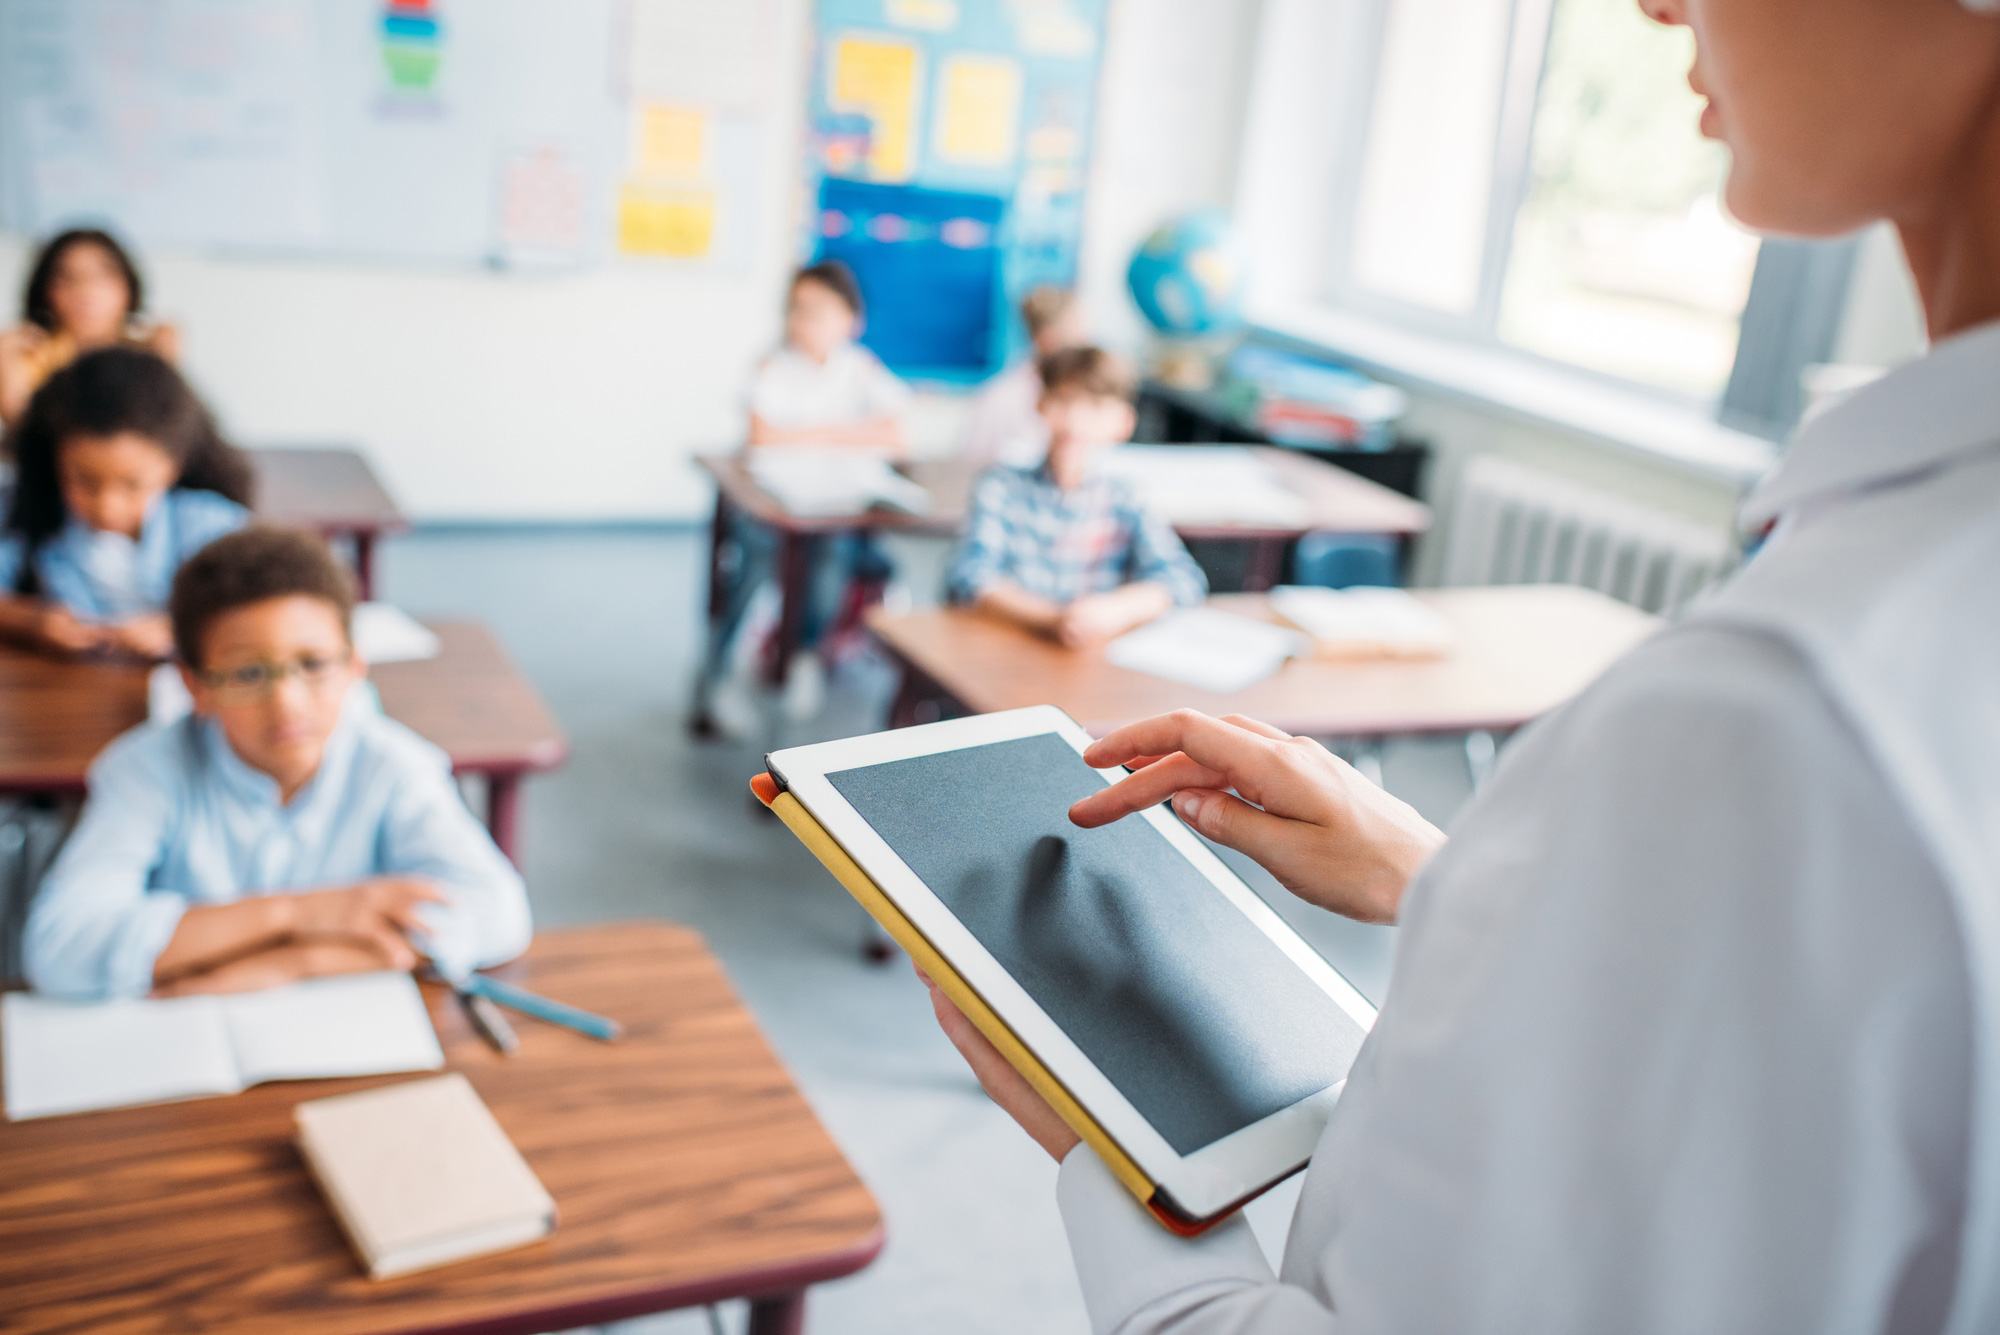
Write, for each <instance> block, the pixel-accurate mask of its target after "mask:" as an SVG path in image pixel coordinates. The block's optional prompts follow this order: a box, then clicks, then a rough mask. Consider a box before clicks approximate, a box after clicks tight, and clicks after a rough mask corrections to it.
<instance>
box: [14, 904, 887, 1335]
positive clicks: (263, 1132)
mask: <svg viewBox="0 0 2000 1335" xmlns="http://www.w3.org/2000/svg"><path fill="white" fill-rule="evenodd" d="M492 972H493V973H494V975H495V976H497V977H500V978H504V979H507V980H509V981H512V982H515V983H518V984H520V985H522V986H524V987H528V988H531V989H533V990H535V991H538V992H541V993H544V994H546V995H548V996H552V997H555V998H558V999H560V1000H563V1001H567V1002H571V1003H573V1004H575V1005H579V1006H583V1007H585V1008H587V1009H590V1010H593V1011H597V1012H599V1013H601V1014H605V1015H609V1016H612V1017H614V1018H616V1019H617V1020H619V1021H620V1022H622V1023H623V1024H624V1026H625V1036H624V1037H623V1038H622V1039H620V1040H619V1041H617V1042H615V1043H600V1042H598V1041H597V1040H595V1039H590V1038H586V1037H584V1036H583V1035H581V1034H577V1033H574V1032H572V1031H570V1030H567V1029H559V1028H556V1027H554V1026H552V1025H547V1024H543V1023H540V1022H537V1021H534V1020H530V1019H527V1018H525V1017H523V1018H520V1019H518V1020H517V1021H516V1024H515V1027H516V1029H517V1031H518V1032H519V1035H520V1040H521V1051H520V1054H519V1055H518V1056H516V1057H513V1058H506V1057H502V1056H500V1055H499V1054H498V1053H496V1052H494V1051H492V1050H491V1049H490V1048H488V1047H487V1046H486V1045H485V1044H484V1043H483V1042H482V1041H481V1040H480V1039H479V1038H478V1037H477V1036H476V1035H475V1034H474V1032H473V1030H472V1029H471V1027H470V1025H469V1024H468V1023H467V1021H466V1017H465V1015H464V1013H463V1011H462V1010H461V1009H460V1007H459V1005H458V1003H457V1002H456V1001H455V1000H454V999H453V998H452V996H451V995H450V993H449V992H448V991H447V990H446V989H444V988H443V987H441V986H438V985H436V984H426V985H425V987H424V992H425V998H426V1000H427V1002H428V1003H429V1006H430V1011H431V1018H432V1021H433V1022H434V1024H435V1025H436V1027H437V1031H438V1037H439V1039H440V1041H441V1042H442V1044H443V1046H444V1050H445V1058H446V1065H447V1067H448V1068H449V1069H451V1070H454V1071H458V1072H462V1073H463V1074H464V1075H465V1077H466V1078H467V1079H468V1080H470V1081H471V1082H472V1084H473V1086H474V1088H476V1089H477V1090H478V1091H479V1095H480V1097H481V1098H482V1099H484V1100H485V1101H486V1104H487V1106H488V1107H490V1108H491V1109H492V1110H493V1115H494V1116H495V1117H496V1118H497V1119H498V1120H499V1122H500V1125H501V1126H502V1128H504V1129H505V1131H506V1132H507V1135H508V1136H509V1137H510V1138H511V1139H512V1140H513V1142H514V1144H515V1145H516V1147H518V1148H519V1149H520V1151H521V1153H522V1155H523V1157H525V1158H526V1159H527V1161H528V1164H529V1166H530V1167H531V1168H533V1169H534V1171H535V1174H536V1175H537V1176H538V1177H539V1178H540V1179H541V1180H542V1183H543V1185H544V1186H546V1187H547V1188H548V1190H549V1192H550V1194H551V1195H553V1196H554V1197H555V1200H556V1207H557V1210H558V1211H559V1220H558V1223H557V1226H556V1230H555V1232H554V1234H553V1235H551V1236H550V1238H549V1239H547V1240H546V1241H544V1242H540V1243H536V1244H534V1245H532V1246H529V1247H526V1248H523V1249H520V1250H517V1251H510V1252H505V1253H501V1254H499V1255H495V1256H490V1257H484V1258H480V1259H476V1260H471V1261H464V1262H460V1263H457V1264H454V1265H450V1266H445V1267H441V1268H439V1269H436V1270H430V1271H425V1272H422V1273H418V1274H414V1275H408V1276H405V1277H402V1278H399V1279H392V1280H385V1281H372V1280H369V1279H368V1278H366V1276H365V1275H364V1274H363V1273H362V1271H361V1268H360V1266H359V1265H358V1263H357V1262H356V1261H355V1260H354V1257H353V1255H352V1253H351V1252H350V1251H349V1250H348V1247H347V1244H346V1242H345V1241H344V1240H343V1239H342V1237H341V1234H340V1230H339V1228H338V1227H337V1226H336V1224H335V1222H334V1218H333V1215H332V1214H331V1213H330V1211H329V1210H328V1208H327V1205H326V1203H325V1201H324V1200H323V1199H322V1198H321V1196H320V1194H319V1191H318V1190H317V1188H316V1187H315V1186H314V1184H313V1181H312V1179H311V1177H310V1176H309V1175H308V1174H307V1171H306V1168H305V1165H304V1164H303V1163H302V1162H301V1161H300V1159H299V1155H298V1151H297V1149H296V1148H295V1146H294V1143H293V1121H292V1108H293V1106H294V1105H296V1104H298V1103H300V1102H302V1101H304V1100H306V1099H314V1098H321V1097H324V1096H326V1095H330V1094H339V1093H344V1092H347V1091H349V1090H355V1089H364V1088H368V1087H370V1086H374V1085H381V1084H386V1083H390V1082H391V1081H395V1080H407V1079H412V1078H415V1077H412V1076H390V1077H375V1078H370V1079H362V1080H315V1081H287V1082H281V1083H274V1084H266V1085H259V1086H256V1087H255V1088H252V1089H250V1090H249V1091H247V1092H245V1093H243V1094H238V1095H235V1096H233V1097H229V1098H219V1099H201V1100H196V1101H192V1102H187V1103H170V1104H162V1105H158V1106H155V1107H149V1108H126V1109H118V1110H114V1111H109V1112H98V1113H85V1114H81V1115H77V1116H71V1117H54V1118H48V1119H45V1120H39V1121H30V1122H19V1123H0V1328H4V1329H6V1330H7V1331H10V1332H19V1335H56V1332H72V1331H90V1332H93V1335H175V1333H177V1332H183V1331H202V1332H206V1335H269V1332H274V1331H278V1332H283V1333H284V1335H417V1333H418V1332H424V1333H425V1335H445V1333H446V1332H450V1333H451V1335H535V1333H536V1332H544V1331H552V1330H563V1329H567V1328H569V1327H572V1326H587V1325H594V1324H596V1323H599V1322H606V1321H615V1320H620V1319H622V1318H626V1317H633V1316H640V1315H644V1314H647V1313H651V1312H659V1311H665V1310H668V1309H671V1308H678V1307H687V1306H691V1305H695V1304H700V1303H711V1302H718V1301H722V1300H725V1299H736V1298H747V1299H749V1300H750V1302H751V1318H750V1331H751V1332H752V1333H753V1335H797V1333H798V1332H799V1331H801V1330H802V1329H803V1328H804V1313H805V1290H806V1287H807V1286H808V1285H811V1284H815V1283H818V1282H820V1281H823V1280H828V1279H834V1278H837V1277H839V1276H841V1275H847V1274H852V1273H853V1272H854V1271H857V1270H859V1269H861V1268H862V1267H863V1266H866V1265H867V1264H868V1263H869V1262H870V1261H871V1260H873V1259H874V1257H875V1255H876V1253H877V1252H878V1251H880V1250H881V1247H882V1240H883V1229H882V1217H881V1213H880V1211H879V1210H878V1208H877V1207H876V1204H875V1201H874V1200H873V1198H871V1197H870V1195H869V1193H868V1190H867V1188H866V1187H864V1186H863V1185H862V1184H861V1182H860V1180H859V1179H858V1178H857V1177H856V1176H855V1174H854V1170H853V1169H852V1168H851V1167H850V1166H849V1165H848V1163H847V1161H846V1159H845V1158H843V1157H842V1155H841V1153H840V1150H839V1148H838V1147H837V1146H836V1145H835V1144H834V1143H833V1141H832V1139H831V1138H830V1137H829V1136H828V1135H827V1133H826V1130H825V1128H823V1127H822V1126H821V1125H820V1124H819V1121H818V1119H817V1118H816V1117H814V1116H813V1113H812V1110H811V1108H809V1107H808V1106H807V1104H806V1102H805V1100H804V1099H803V1098H802V1097H801V1096H800V1094H799V1092H798V1090H797V1088H796V1087H795V1086H794V1085H793V1084H792V1081H791V1078H790V1077H789V1076H788V1075H787V1074H786V1072H785V1068H784V1067H783V1065H781V1064H780V1062H779V1061H778V1059H777V1057H776V1056H775V1055H773V1053H772V1052H771V1050H770V1047H769V1046H768V1045H767V1044H766V1042H765V1041H764V1038H763V1036H762V1035H761V1034H760V1033H759V1031H758V1028H757V1022H756V1020H755V1019H754V1018H753V1017H752V1016H751V1015H750V1013H749V1012H748V1011H747V1010H745V1009H744V1007H743V1005H742V1003H741V1002H740V1001H739V1000H738V999H737V997H736V995H735V993H734V991H733V990H732V989H731V987H730V985H729V982H728V980H727V978H725V977H724V975H723V972H722V969H721V966H720V965H719V964H718V963H717V961H716V960H715V957H714V956H713V955H711V954H710V953H709V951H708V949H707V947H706V946H705V945H704V944H703V943H702V940H701V938H700V937H699V936H698V935H697V934H696V933H694V932H692V931H690V930H688V929H686V928H682V927H675V926H670V925H667V924H664V923H657V922H632V923H618V924H606V925H602V926H596V927H587V928H571V929H562V930H555V931H548V932H543V933H541V934H538V935H537V936H536V938H535V942H534V944H533V945H532V946H531V947H530V948H529V950H528V953H527V954H526V955H525V956H523V957H522V958H521V959H519V960H517V961H515V962H514V963H512V964H508V965H504V966H502V967H500V968H498V969H495V970H493V971H492ZM0 1057H4V1054H0Z"/></svg>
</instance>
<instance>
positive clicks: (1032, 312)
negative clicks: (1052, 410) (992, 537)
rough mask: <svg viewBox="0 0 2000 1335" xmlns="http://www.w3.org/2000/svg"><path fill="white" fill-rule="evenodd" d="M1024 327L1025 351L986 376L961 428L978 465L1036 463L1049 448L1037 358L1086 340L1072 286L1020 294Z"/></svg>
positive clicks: (1029, 465)
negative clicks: (963, 429) (987, 377)
mask: <svg viewBox="0 0 2000 1335" xmlns="http://www.w3.org/2000/svg"><path fill="white" fill-rule="evenodd" d="M1021 322H1022V323H1023V324H1025V325H1027V327H1028V338H1029V341H1030V346H1029V349H1028V354H1027V355H1026V356H1025V357H1023V358H1021V359H1020V360H1019V361H1018V362H1016V363H1014V365H1013V366H1011V367H1009V368H1008V369H1007V370H1005V371H1002V372H1001V373H1000V374H999V375H997V376H994V377H993V379H991V380H989V381H987V382H986V387H985V388H984V389H982V390H980V392H979V397H978V398H977V399H975V400H974V401H973V404H972V421H971V423H970V424H969V425H968V426H967V428H966V432H965V446H964V450H965V456H966V458H968V459H971V460H973V461H975V462H977V463H979V464H980V465H982V466H984V465H990V464H1004V465H1006V466H1007V467H1009V468H1036V467H1039V466H1040V465H1041V462H1042V458H1043V456H1045V455H1046V454H1047V453H1048V452H1049V427H1048V423H1047V422H1046V421H1044V420H1043V419H1042V413H1041V402H1042V378H1041V375H1040V373H1039V371H1038V369H1037V368H1039V367H1040V365H1041V362H1042V358H1044V357H1046V356H1048V355H1049V354H1050V353H1052V352H1061V351H1062V350H1063V349H1064V348H1080V347H1082V346H1084V345H1085V344H1086V343H1088V342H1090V331H1089V330H1088V329H1087V328H1085V327H1084V320H1083V307H1082V305H1081V304H1080V303H1079V302H1078V301H1077V299H1076V292H1075V290H1074V289H1071V288H1064V287H1050V286H1046V285H1044V286H1042V287H1038V288H1036V289H1035V290H1034V291H1032V292H1030V293H1028V295H1027V296H1026V297H1024V298H1022V300H1021Z"/></svg>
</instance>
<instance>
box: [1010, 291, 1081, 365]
mask: <svg viewBox="0 0 2000 1335" xmlns="http://www.w3.org/2000/svg"><path fill="white" fill-rule="evenodd" d="M1021 322H1022V323H1023V324H1025V325H1026V326H1027V327H1028V338H1029V339H1030V340H1031V341H1032V342H1033V343H1034V345H1035V355H1036V356H1037V357H1046V356H1048V355H1049V354H1050V353H1052V352H1061V351H1062V350H1063V349H1064V348H1077V347H1082V346H1083V345H1084V344H1085V343H1088V342H1089V341H1090V331H1089V330H1088V329H1086V328H1084V324H1083V306H1082V304H1081V303H1080V302H1078V301H1077V299H1076V292H1075V290H1074V289H1072V288H1067V287H1050V286H1047V285H1043V286H1041V287H1038V288H1036V289H1035V290H1034V291H1032V292H1030V293H1028V295H1027V296H1025V297H1023V298H1021Z"/></svg>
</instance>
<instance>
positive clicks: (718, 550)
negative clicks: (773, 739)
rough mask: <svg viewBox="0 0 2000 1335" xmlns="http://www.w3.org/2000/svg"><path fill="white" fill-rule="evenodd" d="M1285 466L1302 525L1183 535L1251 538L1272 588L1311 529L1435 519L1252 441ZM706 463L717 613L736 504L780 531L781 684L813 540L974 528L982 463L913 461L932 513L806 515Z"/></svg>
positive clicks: (1255, 566) (770, 660) (732, 465)
mask: <svg viewBox="0 0 2000 1335" xmlns="http://www.w3.org/2000/svg"><path fill="white" fill-rule="evenodd" d="M1246 453H1248V454H1250V455H1251V456H1252V457H1253V458H1255V459H1256V460H1257V461H1258V462H1260V463H1262V464H1263V465H1264V466H1265V467H1266V468H1268V469H1270V470H1271V471H1272V472H1273V473H1274V474H1276V476H1277V478H1278V480H1279V482H1280V484H1281V485H1282V486H1283V487H1284V489H1285V490H1286V491H1288V492H1290V493H1292V494H1293V495H1295V496H1298V497H1300V498H1301V499H1302V500H1304V501H1305V502H1306V514H1305V518H1304V519H1303V520H1302V521H1301V522H1300V523H1298V524H1289V525H1270V524H1215V523H1200V524H1177V525H1175V531H1176V532H1178V533H1179V534H1180V535H1181V537H1182V538H1184V539H1222V540H1229V541H1240V542H1243V543H1246V544H1248V545H1249V546H1250V549H1251V556H1250V564H1249V573H1248V575H1247V576H1246V583H1247V584H1248V585H1249V586H1250V587H1253V588H1258V589H1268V588H1270V587H1272V586H1273V585H1275V584H1277V583H1278V582H1279V581H1280V580H1281V579H1282V578H1283V575H1284V569H1283V567H1284V555H1285V548H1286V545H1287V544H1288V543H1290V542H1292V541H1293V540H1294V539H1296V538H1298V537H1300V536H1302V535H1304V534H1306V533H1379V534H1389V535H1394V536H1398V537H1409V536H1411V535H1413V534H1417V533H1421V532H1423V531H1424V530H1425V529H1426V528H1428V527H1429V526H1430V522H1431V513H1430V509H1429V507H1427V506H1424V505H1422V504H1420V503H1418V502H1416V501H1413V500H1411V499H1410V498H1409V497H1407V496H1399V495H1397V494H1396V493H1395V492H1393V491H1391V490H1389V489H1388V488H1387V487H1384V486H1380V485H1378V484H1376V483H1374V482H1370V481H1368V480H1367V479H1366V478H1361V477H1356V476H1355V475H1354V474H1352V473H1350V472H1347V471H1346V470H1344V469H1341V468H1336V467H1335V466H1333V465H1332V464H1326V463H1321V462H1320V461H1319V460H1317V459H1313V458H1311V457H1309V456H1307V455H1303V454H1300V453H1298V452H1297V451H1295V450H1283V449H1271V448H1267V447H1251V448H1248V449H1247V450H1246ZM697 462H699V463H700V464H701V466H702V467H703V468H704V469H706V470H707V471H708V474H709V476H710V477H712V478H714V479H715V493H716V496H715V527H714V531H713V534H712V544H713V545H712V548H711V560H710V564H709V585H708V587H709V606H708V611H709V619H710V622H711V624H712V623H713V622H714V621H715V619H716V618H717V617H719V616H720V615H721V611H722V600H721V588H722V553H723V542H724V539H725V536H726V534H727V532H728V517H729V512H730V510H731V509H732V508H733V509H737V510H741V511H742V512H743V513H745V514H747V515H749V516H750V517H751V518H753V519H755V520H757V521H758V522H759V523H762V524H766V525H768V526H769V527H771V528H772V529H774V530H775V531H776V532H777V534H778V544H779V545H778V589H779V593H780V605H781V610H780V612H779V618H778V631H777V635H776V642H775V644H774V646H773V652H772V653H771V654H770V655H769V657H767V658H766V660H765V667H766V679H767V680H768V681H769V683H770V684H772V685H777V684H779V683H781V682H782V681H783V679H784V672H785V668H786V666H787V665H788V664H790V662H791V660H792V652H793V650H794V649H795V648H796V647H797V645H798V641H799V635H800V632H801V630H802V628H803V623H804V617H805V590H806V584H807V581H808V580H809V579H810V577H811V569H810V566H809V562H808V544H809V542H810V540H812V539H814V538H817V537H822V536H825V535H828V534H835V533H851V532H855V531H857V530H863V529H867V530H878V529H879V530H887V531H893V532H904V533H930V534H946V535H949V534H953V533H957V532H959V531H960V530H961V529H963V528H964V527H965V520H966V515H967V512H968V511H969V509H970V508H971V504H970V503H971V494H972V484H973V482H974V481H975V480H976V479H977V477H978V475H979V469H977V468H975V467H973V466H971V465H968V464H967V463H966V462H965V461H963V460H960V459H940V460H923V461H919V462H916V463H912V464H909V465H906V466H905V467H904V470H903V471H904V472H906V473H907V474H908V475H909V476H910V477H911V479H912V480H914V481H916V482H918V483H920V484H922V486H923V487H924V488H925V490H927V491H929V492H930V493H931V498H932V502H933V504H932V508H931V512H930V513H929V514H927V515H920V516H919V515H906V514H903V513H901V512H899V511H891V510H870V511H867V512H865V513H863V514H858V515H843V516H831V517H827V516H821V517H814V518H803V517H800V516H796V515H793V514H792V513H791V512H789V511H788V510H786V509H785V507H784V506H783V504H781V503H780V502H779V501H778V500H777V499H776V498H775V497H773V496H772V495H771V494H770V493H769V492H767V491H765V490H764V489H763V488H761V487H759V486H758V485H757V482H756V479H755V478H754V477H752V476H751V474H750V470H749V469H748V468H747V467H745V466H744V464H743V461H742V460H741V459H740V458H737V457H734V456H731V457H727V458H716V457H704V458H701V459H698V460H697Z"/></svg>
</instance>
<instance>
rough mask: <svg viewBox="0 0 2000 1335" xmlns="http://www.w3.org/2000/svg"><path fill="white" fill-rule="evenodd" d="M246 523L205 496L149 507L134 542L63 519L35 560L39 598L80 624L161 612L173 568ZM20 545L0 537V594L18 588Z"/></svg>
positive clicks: (176, 497)
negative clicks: (69, 612)
mask: <svg viewBox="0 0 2000 1335" xmlns="http://www.w3.org/2000/svg"><path fill="white" fill-rule="evenodd" d="M249 522H250V512H249V511H248V510H246V509H244V508H243V507H242V506H240V505H238V504H237V503H236V502H235V501H232V500H230V499H228V498H227V497H225V496H220V495H217V494H216V493H215V492H212V491H193V490H186V491H184V490H180V489H178V488H176V489H175V490H173V491H169V492H167V493H166V494H164V495H163V496H161V497H160V499H159V500H157V501H155V502H154V503H153V508H152V509H151V510H150V511H148V512H147V514H146V522H145V523H144V524H143V525H142V526H141V527H140V530H139V540H138V541H137V542H134V541H133V540H132V539H130V538H127V537H126V536H124V535H123V534H121V533H101V532H98V531H97V530H95V529H92V528H90V527H88V526H87V525H85V524H82V523H80V522H79V521H77V520H76V519H71V520H70V521H69V522H68V523H67V524H65V525H63V528H62V531H61V532H59V533H57V534H56V535H55V536H54V537H52V538H50V539H49V540H48V541H47V542H45V543H43V544H42V546H41V550H39V551H38V552H36V553H35V556H34V560H35V575H36V578H37V579H38V580H39V581H40V583H41V596H42V597H44V598H47V599H48V600H49V601H51V602H55V603H61V604H62V605H63V606H64V607H66V608H68V609H69V610H70V611H71V612H72V613H74V614H75V615H76V616H78V617H80V618H82V619H83V620H86V621H119V620H123V619H124V618H126V617H132V616H139V615H143V614H145V613H149V612H162V611H165V610H166V606H167V595H168V594H169V593H170V592H171V591H172V589H173V585H174V572H175V571H177V570H179V569H180V568H181V562H183V561H185V560H187V559H188V558H189V557H190V556H193V555H194V554H195V553H196V552H198V551H200V550H201V549H202V548H203V547H205V546H207V545H208V544H209V543H211V542H213V541H214V540H215V539H217V538H219V537H221V536H222V535H223V534H225V533H234V532H235V531H236V530H237V529H239V528H242V527H243V526H244V525H245V524H247V523H249ZM27 555H28V551H27V540H26V539H25V538H23V537H22V536H21V535H20V534H18V533H0V592H7V593H12V592H14V591H15V590H16V589H18V588H19V586H20V579H21V563H22V562H23V561H24V560H26V559H27Z"/></svg>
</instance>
